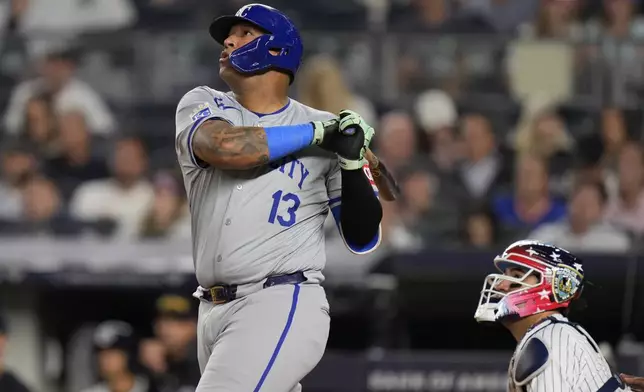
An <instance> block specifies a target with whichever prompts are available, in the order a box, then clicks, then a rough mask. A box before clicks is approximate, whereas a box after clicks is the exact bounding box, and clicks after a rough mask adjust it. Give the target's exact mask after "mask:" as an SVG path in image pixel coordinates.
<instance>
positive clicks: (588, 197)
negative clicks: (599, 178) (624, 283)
mask: <svg viewBox="0 0 644 392" xmlns="http://www.w3.org/2000/svg"><path fill="white" fill-rule="evenodd" d="M607 198H608V194H607V193H606V189H605V188H604V186H603V185H602V184H600V183H596V182H591V183H582V184H580V185H579V186H578V187H577V189H576V190H575V192H574V193H573V194H572V197H571V199H570V203H569V205H568V219H567V220H565V221H561V222H555V223H549V224H544V225H542V226H540V227H539V228H538V229H537V230H535V231H534V232H532V233H531V234H530V235H529V237H530V238H531V239H535V240H539V241H542V242H546V243H549V244H553V245H557V246H559V247H562V248H565V249H567V250H570V251H571V252H593V253H623V252H626V251H628V249H629V248H630V245H631V243H630V238H629V237H628V235H627V234H626V233H624V232H623V231H620V230H619V229H617V228H615V227H613V226H611V225H610V224H607V223H606V222H604V221H603V216H604V210H605V206H606V201H607Z"/></svg>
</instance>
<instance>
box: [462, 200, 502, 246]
mask: <svg viewBox="0 0 644 392" xmlns="http://www.w3.org/2000/svg"><path fill="white" fill-rule="evenodd" d="M461 230H462V232H461V236H462V243H463V245H465V246H469V247H474V248H481V249H485V248H492V247H493V246H494V245H495V244H497V243H499V242H500V241H499V230H498V224H497V222H496V219H495V217H494V215H493V214H492V211H490V210H489V209H488V208H485V207H478V206H475V207H473V208H471V210H470V211H469V212H468V213H467V214H465V217H464V219H463V223H462V228H461Z"/></svg>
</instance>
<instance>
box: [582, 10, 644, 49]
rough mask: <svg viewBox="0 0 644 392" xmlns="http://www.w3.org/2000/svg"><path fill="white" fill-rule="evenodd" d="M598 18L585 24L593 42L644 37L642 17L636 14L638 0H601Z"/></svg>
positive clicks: (643, 20)
mask: <svg viewBox="0 0 644 392" xmlns="http://www.w3.org/2000/svg"><path fill="white" fill-rule="evenodd" d="M602 5H603V7H602V12H601V14H600V15H599V18H593V19H591V20H589V21H588V23H587V24H586V30H587V31H586V33H587V34H588V38H589V39H591V40H592V41H593V42H596V41H598V40H602V39H607V38H614V39H620V40H621V39H636V40H637V39H641V38H642V37H644V19H643V18H642V17H641V16H638V15H637V6H638V0H603V1H602Z"/></svg>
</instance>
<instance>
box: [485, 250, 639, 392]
mask: <svg viewBox="0 0 644 392" xmlns="http://www.w3.org/2000/svg"><path fill="white" fill-rule="evenodd" d="M494 264H495V266H496V268H497V269H498V270H499V271H500V273H496V274H490V275H488V276H487V278H486V279H485V283H484V284H483V290H482V291H481V297H480V300H479V305H478V308H477V309H476V313H475V315H474V318H475V319H476V320H477V321H478V322H493V323H500V324H502V325H503V326H504V327H506V328H507V329H508V330H509V331H510V333H512V336H514V338H515V339H516V341H517V342H518V344H517V348H516V350H515V352H514V355H513V356H512V359H511V361H510V367H509V371H508V373H509V374H508V376H509V381H508V391H510V392H519V391H521V392H572V391H579V392H595V391H598V392H609V391H610V392H613V391H630V390H631V389H630V388H629V387H628V386H627V385H626V384H625V383H624V381H623V380H622V379H621V377H620V376H619V375H617V374H616V373H613V371H612V370H611V369H610V367H609V365H608V362H607V361H606V359H605V358H604V356H603V354H602V352H601V351H600V350H599V347H598V346H597V343H595V341H594V340H593V338H592V337H591V336H590V334H588V332H586V330H585V329H583V328H582V327H581V326H580V325H578V324H576V323H573V322H571V321H569V320H568V318H567V317H566V316H567V314H568V309H569V306H570V304H571V303H572V302H573V301H575V300H577V299H578V298H579V296H580V295H581V292H582V290H583V288H584V269H583V265H582V261H581V260H580V259H579V258H577V257H576V256H574V255H573V254H571V253H569V252H568V251H566V250H564V249H561V248H558V247H556V246H552V245H547V244H543V243H540V242H536V241H530V240H526V241H519V242H515V243H513V244H512V245H510V246H509V247H507V248H506V249H505V251H504V252H503V254H502V255H500V256H498V257H497V258H495V259H494Z"/></svg>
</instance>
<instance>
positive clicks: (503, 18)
mask: <svg viewBox="0 0 644 392" xmlns="http://www.w3.org/2000/svg"><path fill="white" fill-rule="evenodd" d="M457 2H458V4H459V16H460V15H463V14H465V15H476V16H479V17H482V18H484V19H485V20H486V21H488V23H489V24H490V25H491V26H493V27H494V29H495V30H496V31H498V32H500V33H514V32H515V31H516V29H517V28H518V27H519V26H520V25H522V24H524V23H527V22H529V21H530V20H531V19H532V17H533V16H534V14H535V13H536V10H537V9H538V6H539V0H521V1H513V0H500V1H499V0H457Z"/></svg>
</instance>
